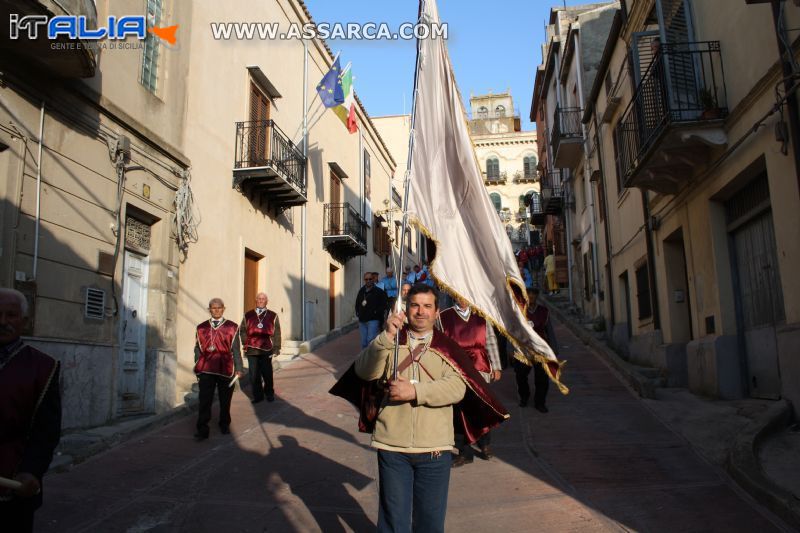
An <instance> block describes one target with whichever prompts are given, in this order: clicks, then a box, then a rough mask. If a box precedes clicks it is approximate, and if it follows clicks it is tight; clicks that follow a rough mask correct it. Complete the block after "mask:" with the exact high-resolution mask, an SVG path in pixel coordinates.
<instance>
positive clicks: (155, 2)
mask: <svg viewBox="0 0 800 533" xmlns="http://www.w3.org/2000/svg"><path fill="white" fill-rule="evenodd" d="M161 11H162V0H147V14H146V16H147V27H149V28H152V27H153V26H161ZM160 46H161V44H160V41H159V39H158V37H156V36H155V35H154V34H152V33H150V32H148V33H147V37H146V38H145V40H144V52H143V53H142V72H141V77H140V80H139V81H140V82H141V84H142V85H144V87H145V88H146V89H147V90H148V91H150V92H151V93H155V92H156V90H157V89H158V55H159V48H160Z"/></svg>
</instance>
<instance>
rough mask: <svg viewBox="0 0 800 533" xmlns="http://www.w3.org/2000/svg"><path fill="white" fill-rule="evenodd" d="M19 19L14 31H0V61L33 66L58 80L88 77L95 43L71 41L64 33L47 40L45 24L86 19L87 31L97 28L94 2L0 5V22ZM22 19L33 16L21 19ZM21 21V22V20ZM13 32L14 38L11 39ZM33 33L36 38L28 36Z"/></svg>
mask: <svg viewBox="0 0 800 533" xmlns="http://www.w3.org/2000/svg"><path fill="white" fill-rule="evenodd" d="M12 15H14V16H18V17H19V18H18V19H16V20H17V21H18V23H17V24H15V25H14V28H12V27H11V26H10V24H11V23H10V22H9V26H8V27H9V31H3V32H0V58H2V57H7V58H8V57H10V58H13V61H12V62H11V65H12V66H13V67H25V66H27V65H31V64H33V65H36V66H37V67H39V68H41V69H43V70H44V71H45V72H46V73H47V74H49V75H52V76H56V77H60V78H91V77H92V76H94V74H95V70H96V68H97V50H98V47H97V42H96V41H94V40H86V39H80V38H76V39H71V38H69V37H67V36H65V35H63V34H59V35H58V37H57V38H54V39H49V38H48V37H47V25H46V24H45V22H46V21H48V20H50V18H51V17H53V16H56V15H74V16H81V17H86V19H85V20H86V29H87V30H94V29H97V8H96V7H95V3H94V1H93V0H60V1H56V0H41V1H31V0H8V1H5V2H0V19H2V20H5V21H10V20H11V18H10V17H11V16H12ZM23 17H35V18H34V19H23ZM20 19H22V20H20ZM11 30H14V31H15V33H16V35H17V38H15V39H12V38H11V33H12V31H11ZM34 31H35V35H36V36H35V37H33V38H32V37H31V33H32V32H34Z"/></svg>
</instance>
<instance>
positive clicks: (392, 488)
mask: <svg viewBox="0 0 800 533" xmlns="http://www.w3.org/2000/svg"><path fill="white" fill-rule="evenodd" d="M450 463H451V457H450V452H449V451H448V452H433V453H431V452H428V453H400V452H390V451H386V450H378V480H379V490H380V506H379V508H378V531H379V532H391V533H406V532H409V531H414V533H440V532H443V531H444V518H445V513H446V512H447V490H448V488H449V484H450Z"/></svg>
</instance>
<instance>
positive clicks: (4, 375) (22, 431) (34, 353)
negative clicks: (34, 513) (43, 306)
mask: <svg viewBox="0 0 800 533" xmlns="http://www.w3.org/2000/svg"><path fill="white" fill-rule="evenodd" d="M57 375H58V362H56V360H55V359H53V358H52V357H50V356H49V355H46V354H44V353H42V352H40V351H39V350H37V349H35V348H33V347H31V346H27V345H22V347H21V348H20V349H18V350H17V352H16V354H15V355H12V356H11V359H10V360H9V361H8V362H7V363H6V365H5V366H4V367H3V368H2V369H0V476H3V477H6V478H13V477H14V476H15V475H16V474H17V469H18V468H19V466H20V463H21V462H22V460H23V457H24V455H25V448H26V446H27V444H28V438H29V436H30V432H31V426H32V424H33V421H34V419H35V418H36V413H37V411H38V410H39V406H40V404H41V403H42V400H43V399H44V396H45V393H46V392H47V389H48V388H49V387H50V382H51V381H52V380H53V379H54V377H55V376H57ZM56 442H58V440H57V439H56ZM53 448H55V444H53ZM50 453H51V454H52V450H50ZM49 462H50V461H49V460H48V461H47V464H49ZM31 473H33V474H35V475H38V474H40V473H38V472H31ZM41 474H44V472H41ZM9 494H10V491H8V490H7V489H0V495H2V496H4V497H6V496H8V495H9ZM0 529H1V528H0Z"/></svg>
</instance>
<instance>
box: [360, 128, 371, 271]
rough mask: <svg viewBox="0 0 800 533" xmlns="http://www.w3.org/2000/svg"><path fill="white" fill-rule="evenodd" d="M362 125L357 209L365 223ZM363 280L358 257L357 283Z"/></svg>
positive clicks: (362, 266) (361, 260) (362, 264)
mask: <svg viewBox="0 0 800 533" xmlns="http://www.w3.org/2000/svg"><path fill="white" fill-rule="evenodd" d="M362 129H363V125H362V127H361V128H358V199H359V202H360V203H361V208H360V209H359V213H361V220H362V221H363V222H366V220H365V219H364V211H365V209H364V208H365V207H366V205H367V202H366V199H365V198H364V147H363V143H364V135H363V133H362V131H361V130H362ZM367 249H368V250H369V244H367ZM362 279H364V256H363V255H359V256H358V283H361V280H362Z"/></svg>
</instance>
